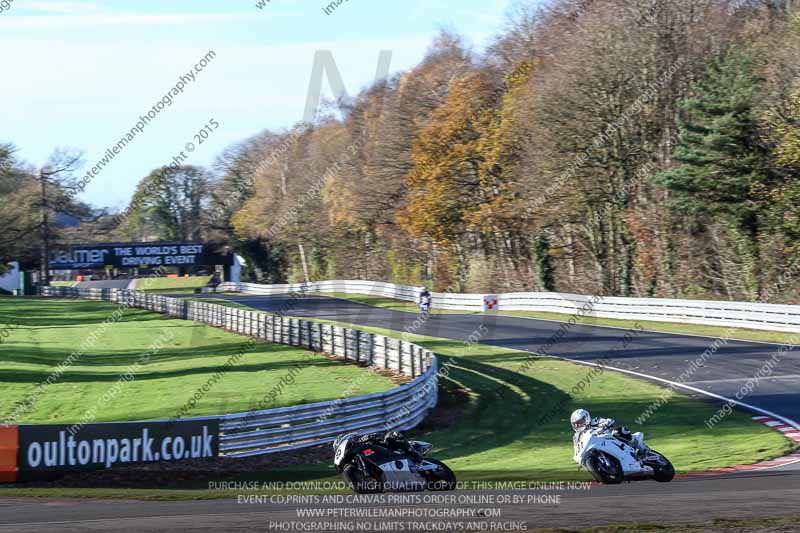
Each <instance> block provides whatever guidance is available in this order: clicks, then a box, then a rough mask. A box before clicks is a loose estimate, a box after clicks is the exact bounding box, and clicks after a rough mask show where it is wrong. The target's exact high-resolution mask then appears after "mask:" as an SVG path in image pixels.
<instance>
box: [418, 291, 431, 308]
mask: <svg viewBox="0 0 800 533" xmlns="http://www.w3.org/2000/svg"><path fill="white" fill-rule="evenodd" d="M419 309H420V311H421V312H422V313H423V314H428V313H429V312H430V310H431V293H429V292H428V289H426V288H425V287H422V292H420V293H419Z"/></svg>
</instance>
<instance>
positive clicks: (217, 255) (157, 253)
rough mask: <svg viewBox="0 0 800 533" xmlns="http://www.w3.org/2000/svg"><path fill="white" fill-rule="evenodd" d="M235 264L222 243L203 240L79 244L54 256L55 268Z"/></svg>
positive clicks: (52, 264)
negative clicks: (204, 241) (222, 247)
mask: <svg viewBox="0 0 800 533" xmlns="http://www.w3.org/2000/svg"><path fill="white" fill-rule="evenodd" d="M232 264H233V255H232V254H229V253H224V252H223V251H221V250H220V245H219V244H212V243H201V242H159V243H135V242H134V243H123V244H96V245H92V244H87V245H75V246H70V247H68V248H64V249H59V250H55V251H54V252H53V253H52V254H51V255H50V268H52V269H53V270H68V269H75V268H104V267H107V266H113V267H119V268H129V267H139V268H152V267H154V266H198V265H232Z"/></svg>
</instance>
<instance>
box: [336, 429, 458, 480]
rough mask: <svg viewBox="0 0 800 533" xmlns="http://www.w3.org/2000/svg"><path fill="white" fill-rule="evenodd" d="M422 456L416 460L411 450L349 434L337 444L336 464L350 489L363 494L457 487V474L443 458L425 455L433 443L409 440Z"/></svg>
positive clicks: (410, 445)
mask: <svg viewBox="0 0 800 533" xmlns="http://www.w3.org/2000/svg"><path fill="white" fill-rule="evenodd" d="M408 446H409V448H411V449H412V450H413V451H414V452H416V453H417V454H419V457H421V458H422V460H421V461H420V462H417V461H415V460H414V459H413V458H412V457H410V456H409V454H408V453H405V452H402V451H398V450H392V449H389V448H388V447H386V446H384V445H382V444H381V443H376V442H374V441H366V442H365V441H363V440H361V439H359V437H358V435H356V434H354V433H348V434H346V435H341V436H339V437H337V438H336V441H335V442H334V443H333V449H334V458H333V463H334V465H335V466H336V471H337V472H338V473H340V474H342V477H343V478H344V480H345V482H347V484H348V485H349V486H350V488H351V489H352V490H353V491H354V492H357V493H359V494H364V493H376V492H384V491H387V490H391V491H409V490H426V489H427V490H431V491H446V490H455V488H456V476H455V474H454V473H453V471H452V470H450V468H449V467H448V466H447V465H446V464H444V463H443V462H441V461H437V460H436V459H430V458H427V457H425V456H426V455H427V454H428V453H430V451H431V449H432V448H433V444H429V443H427V442H422V441H415V440H412V441H408Z"/></svg>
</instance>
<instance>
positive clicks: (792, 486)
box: [0, 472, 800, 533]
mask: <svg viewBox="0 0 800 533" xmlns="http://www.w3.org/2000/svg"><path fill="white" fill-rule="evenodd" d="M423 494H430V493H423ZM496 494H498V493H497V492H493V491H481V492H479V491H473V492H454V493H449V495H450V496H451V497H453V496H456V497H458V496H459V495H462V496H465V497H471V498H473V500H478V501H480V500H482V501H484V502H485V501H486V500H487V498H489V497H491V495H496ZM504 494H511V495H514V494H516V495H521V496H523V497H524V498H525V501H528V499H527V496H528V495H534V496H535V495H538V496H539V497H540V498H541V497H542V496H550V500H549V501H548V502H544V503H542V501H541V500H536V499H533V500H531V503H525V504H519V503H517V504H497V503H457V504H452V503H431V504H399V503H397V502H391V503H390V502H388V501H386V503H375V502H374V501H373V502H368V501H364V503H362V504H358V503H356V504H354V503H352V502H351V503H349V504H348V505H331V504H325V505H308V504H305V505H298V504H294V503H292V504H287V503H269V502H268V501H267V502H263V503H262V502H256V503H239V502H237V498H236V496H235V493H233V494H232V496H231V498H229V499H220V500H205V501H183V502H181V501H177V502H140V501H119V500H80V499H66V498H64V499H49V498H48V499H25V498H13V499H0V533H4V532H9V533H11V532H31V531H53V530H58V531H68V532H76V533H77V532H84V531H97V532H105V531H124V532H131V533H145V532H155V531H209V532H215V533H216V532H219V531H280V530H279V529H277V528H275V527H270V523H271V522H283V521H287V522H288V521H298V520H299V521H303V522H308V521H310V520H311V519H306V520H303V519H302V518H299V517H298V509H309V508H325V509H330V508H349V509H356V510H358V509H386V508H390V509H408V510H409V511H411V512H417V510H418V509H428V510H430V509H433V510H437V509H474V510H476V511H477V510H478V509H487V510H488V509H500V513H501V515H500V517H499V518H496V517H493V518H485V519H481V518H469V519H464V520H465V521H466V520H470V521H475V520H486V521H487V522H488V521H490V520H492V521H502V522H506V523H509V522H510V523H513V522H526V523H527V527H528V530H531V529H536V528H545V527H565V528H575V527H587V526H590V525H604V524H621V523H637V522H638V523H644V524H659V525H665V524H686V523H704V522H706V521H710V520H712V519H713V518H717V517H723V518H726V519H735V518H748V517H753V516H758V517H770V516H787V515H792V514H797V509H796V507H795V506H796V504H797V502H798V501H800V472H783V473H779V472H774V473H769V474H763V473H762V474H759V475H757V476H756V475H753V474H737V475H729V476H713V477H704V478H689V479H686V478H684V479H676V480H675V481H673V482H672V483H667V484H659V483H654V482H640V483H630V484H623V485H616V486H600V485H592V486H591V487H590V488H589V490H578V491H569V492H567V491H560V492H558V493H557V492H553V491H540V492H529V491H519V492H505V493H504ZM559 495H560V501H556V500H554V497H555V496H559ZM369 496H370V495H367V497H369ZM314 520H315V521H318V520H321V519H314ZM324 520H325V521H329V522H348V521H349V522H351V523H352V522H353V521H354V520H356V521H358V522H361V523H363V522H372V523H375V522H377V521H378V520H377V519H372V520H369V519H367V518H357V519H354V518H349V519H348V518H344V517H335V516H333V517H328V518H325V519H324ZM393 520H394V519H393ZM383 521H387V519H383ZM396 521H401V522H406V523H408V522H427V523H433V522H437V521H438V522H443V521H451V522H452V521H453V519H450V518H435V517H434V518H412V519H396ZM376 530H378V529H377V528H369V529H362V530H360V531H376ZM283 531H287V529H283ZM289 531H291V530H289ZM314 531H347V529H341V528H322V529H315V530H314ZM406 531H410V529H406ZM714 531H726V529H724V527H723V528H722V529H717V530H714Z"/></svg>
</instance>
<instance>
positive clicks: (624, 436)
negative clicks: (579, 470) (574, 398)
mask: <svg viewBox="0 0 800 533" xmlns="http://www.w3.org/2000/svg"><path fill="white" fill-rule="evenodd" d="M570 423H571V424H572V429H573V430H575V434H574V435H573V436H572V443H573V445H575V446H577V444H578V438H579V437H580V434H581V433H583V432H584V431H586V430H591V429H607V428H611V427H612V426H613V425H614V424H615V423H616V420H614V419H613V418H599V417H596V418H592V416H591V415H590V414H589V411H587V410H586V409H577V410H575V411H573V413H572V416H571V417H570ZM612 434H613V435H614V436H615V437H616V438H618V439H620V440H624V441H625V442H627V443H629V444H630V445H631V446H633V447H634V448H635V449H636V450H637V452H638V453H639V454H640V456H641V455H642V454H644V453H646V452H647V450H648V447H647V445H645V444H644V443H637V442H635V441H634V440H633V439H632V438H631V432H630V430H629V429H628V428H626V427H625V426H619V427H616V428H614V429H613V431H612Z"/></svg>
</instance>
